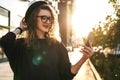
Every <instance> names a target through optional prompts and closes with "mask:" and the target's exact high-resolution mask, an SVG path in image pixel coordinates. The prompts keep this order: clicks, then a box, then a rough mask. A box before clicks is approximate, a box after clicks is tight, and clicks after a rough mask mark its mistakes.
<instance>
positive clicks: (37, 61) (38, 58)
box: [32, 55, 43, 65]
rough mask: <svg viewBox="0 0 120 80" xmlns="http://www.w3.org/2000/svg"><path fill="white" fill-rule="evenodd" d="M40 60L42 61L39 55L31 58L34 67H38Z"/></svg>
mask: <svg viewBox="0 0 120 80" xmlns="http://www.w3.org/2000/svg"><path fill="white" fill-rule="evenodd" d="M42 60H43V57H42V56H41V55H37V56H34V57H33V59H32V62H33V64H34V65H39V64H40V63H41V61H42Z"/></svg>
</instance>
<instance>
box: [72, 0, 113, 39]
mask: <svg viewBox="0 0 120 80" xmlns="http://www.w3.org/2000/svg"><path fill="white" fill-rule="evenodd" d="M107 1H108V0H76V1H75V10H74V13H73V17H72V18H73V19H72V25H73V30H74V32H75V34H76V36H77V37H78V38H81V37H83V36H87V35H88V33H89V32H90V31H91V30H92V27H94V26H95V25H96V24H97V23H99V21H102V22H103V21H105V17H106V16H107V15H112V14H113V8H112V6H111V5H110V4H108V2H107Z"/></svg>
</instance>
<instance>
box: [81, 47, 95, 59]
mask: <svg viewBox="0 0 120 80" xmlns="http://www.w3.org/2000/svg"><path fill="white" fill-rule="evenodd" d="M80 52H82V53H83V55H84V56H87V57H88V58H89V57H91V56H92V55H93V54H94V52H93V49H92V48H91V47H87V46H84V47H82V48H81V49H80Z"/></svg>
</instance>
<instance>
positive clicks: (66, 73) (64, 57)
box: [58, 43, 76, 80]
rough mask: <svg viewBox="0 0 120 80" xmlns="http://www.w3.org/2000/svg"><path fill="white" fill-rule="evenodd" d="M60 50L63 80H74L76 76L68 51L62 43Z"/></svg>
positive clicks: (60, 67) (60, 68)
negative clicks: (72, 70) (72, 69)
mask: <svg viewBox="0 0 120 80" xmlns="http://www.w3.org/2000/svg"><path fill="white" fill-rule="evenodd" d="M58 48H59V49H58V50H59V70H60V77H61V80H72V79H73V78H74V76H75V75H76V74H73V73H72V72H71V63H70V60H69V56H68V51H67V49H66V48H65V46H64V45H63V44H62V43H60V45H59V47H58Z"/></svg>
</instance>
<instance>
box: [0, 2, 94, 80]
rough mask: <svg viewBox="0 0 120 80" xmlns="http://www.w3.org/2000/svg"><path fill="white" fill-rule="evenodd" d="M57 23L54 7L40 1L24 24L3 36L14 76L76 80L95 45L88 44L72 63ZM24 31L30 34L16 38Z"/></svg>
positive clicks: (19, 78) (0, 42)
mask: <svg viewBox="0 0 120 80" xmlns="http://www.w3.org/2000/svg"><path fill="white" fill-rule="evenodd" d="M56 24H57V17H56V14H55V11H54V10H53V8H52V7H51V6H50V5H48V4H47V3H46V2H44V1H37V2H35V3H33V4H32V5H31V6H30V7H29V8H28V10H27V11H26V14H25V18H23V19H22V21H21V22H20V27H18V28H16V29H15V30H14V31H13V32H8V33H7V34H6V35H5V36H3V37H2V38H1V40H0V45H1V46H2V47H3V49H4V52H5V54H6V56H7V57H8V60H9V62H10V66H11V69H12V71H13V72H14V80H72V79H73V77H74V76H75V75H76V74H77V72H78V70H79V69H80V67H81V65H82V64H83V63H84V62H85V61H86V60H87V59H88V58H89V57H91V56H92V55H93V50H92V48H91V46H90V47H87V46H84V47H83V48H82V49H81V52H82V53H83V54H84V55H83V57H82V58H81V59H80V60H79V61H78V63H76V64H75V65H73V66H71V63H70V61H69V58H68V52H67V50H66V48H65V46H64V45H63V44H62V42H60V41H59V40H58V39H57V37H56V35H55V33H54V32H55V30H56V26H57V25H56ZM23 31H26V36H25V37H24V38H17V39H16V36H17V35H19V34H21V33H22V32H23ZM89 44H90V45H91V43H89Z"/></svg>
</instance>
